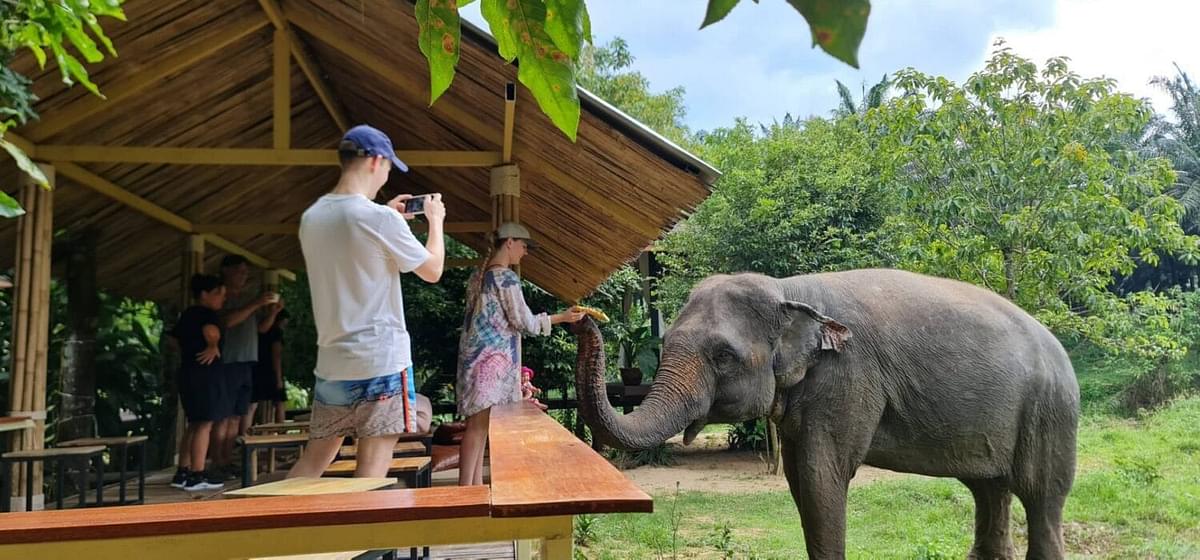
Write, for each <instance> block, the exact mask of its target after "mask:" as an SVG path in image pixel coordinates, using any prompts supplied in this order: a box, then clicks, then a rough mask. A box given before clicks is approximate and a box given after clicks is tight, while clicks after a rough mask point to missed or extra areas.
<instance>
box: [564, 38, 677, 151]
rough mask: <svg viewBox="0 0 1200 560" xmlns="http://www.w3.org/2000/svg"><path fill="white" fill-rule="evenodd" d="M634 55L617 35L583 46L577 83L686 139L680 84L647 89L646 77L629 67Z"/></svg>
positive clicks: (651, 124)
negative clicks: (599, 43) (656, 90)
mask: <svg viewBox="0 0 1200 560" xmlns="http://www.w3.org/2000/svg"><path fill="white" fill-rule="evenodd" d="M633 61H634V57H633V54H632V53H630V52H629V44H628V43H626V42H625V40H624V39H622V38H620V37H617V38H615V39H613V40H612V41H611V42H609V43H608V44H607V45H604V46H600V47H594V46H591V45H587V46H585V47H584V52H583V55H582V56H581V57H580V62H579V75H578V78H579V85H581V86H583V87H584V88H586V89H587V90H588V91H590V92H592V93H594V94H596V95H597V96H599V97H600V98H601V99H604V100H605V101H607V102H609V103H611V104H612V105H613V106H614V107H616V108H618V109H620V110H622V111H624V112H625V113H627V114H629V115H630V116H632V117H633V118H635V119H637V120H638V121H640V122H641V123H642V124H644V125H646V126H648V127H650V128H652V129H654V130H655V131H656V132H658V133H659V134H662V135H663V136H666V137H667V138H669V139H671V140H672V141H674V142H676V143H679V144H685V143H687V136H688V129H687V125H685V124H684V123H683V119H684V117H685V116H687V108H686V107H685V106H684V101H683V98H684V94H685V93H686V92H685V91H684V89H683V88H682V87H679V86H676V87H673V88H671V89H668V90H666V91H664V92H662V93H652V92H651V91H650V80H649V79H647V78H646V77H645V76H643V75H642V74H641V73H640V72H634V71H632V70H630V67H631V66H633Z"/></svg>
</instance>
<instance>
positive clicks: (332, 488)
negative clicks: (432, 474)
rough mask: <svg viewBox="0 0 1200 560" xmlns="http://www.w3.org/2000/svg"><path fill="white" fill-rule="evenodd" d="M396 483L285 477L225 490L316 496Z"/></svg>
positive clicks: (241, 495)
mask: <svg viewBox="0 0 1200 560" xmlns="http://www.w3.org/2000/svg"><path fill="white" fill-rule="evenodd" d="M395 483H396V479H394V478H285V479H283V480H279V481H276V482H268V483H267V484H259V485H258V486H251V487H249V488H239V489H237V490H230V491H229V492H225V493H224V494H222V496H224V497H226V498H251V497H262V496H316V495H319V494H346V493H350V492H369V491H371V490H379V489H380V488H386V487H388V486H391V485H393V484H395Z"/></svg>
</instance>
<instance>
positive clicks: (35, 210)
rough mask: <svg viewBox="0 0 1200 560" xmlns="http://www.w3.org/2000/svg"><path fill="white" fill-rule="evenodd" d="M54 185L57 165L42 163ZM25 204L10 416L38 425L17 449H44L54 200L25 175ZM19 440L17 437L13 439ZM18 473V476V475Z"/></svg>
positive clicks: (38, 500) (19, 504)
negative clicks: (20, 417)
mask: <svg viewBox="0 0 1200 560" xmlns="http://www.w3.org/2000/svg"><path fill="white" fill-rule="evenodd" d="M38 166H39V167H41V169H42V172H43V173H44V174H45V175H46V178H47V179H48V180H49V183H50V186H51V187H53V185H54V167H52V166H50V165H48V164H42V163H39V164H38ZM21 181H22V188H21V195H22V197H21V198H22V200H21V204H22V206H23V207H24V208H25V214H24V215H23V216H21V217H20V218H18V222H17V231H18V235H17V259H16V262H17V271H16V274H15V275H14V276H15V277H16V279H17V285H16V286H15V288H16V293H15V294H14V297H13V301H14V305H13V346H12V352H13V364H12V383H11V386H10V387H11V389H10V390H11V393H10V396H9V407H10V412H9V415H11V416H22V417H26V418H30V419H32V420H33V421H34V427H33V429H31V430H26V431H25V432H24V433H23V435H22V437H21V438H19V441H15V442H14V443H15V445H14V446H13V448H14V449H42V448H43V446H44V444H45V434H46V366H47V361H48V360H49V351H48V350H49V348H48V347H49V341H50V332H49V331H50V257H51V255H50V250H51V249H50V247H51V242H52V237H53V233H54V230H53V222H54V198H53V195H52V193H51V191H50V190H48V189H43V188H41V187H40V186H39V185H37V184H36V183H34V181H33V179H31V178H30V177H29V176H27V175H22V177H21ZM14 439H15V438H14ZM14 474H16V473H14ZM13 482H14V484H13V490H14V492H13V495H12V496H3V497H0V498H3V499H10V500H11V501H10V503H11V505H12V511H21V510H23V509H24V507H25V505H24V504H25V499H24V492H25V485H26V479H25V475H24V474H23V473H22V474H21V475H20V476H19V477H14V478H13ZM31 482H32V483H33V488H34V492H35V494H34V496H33V507H34V509H41V508H42V506H43V504H44V502H45V497H44V496H43V494H42V468H41V464H40V463H38V464H36V465H35V467H34V469H33V473H32V481H31Z"/></svg>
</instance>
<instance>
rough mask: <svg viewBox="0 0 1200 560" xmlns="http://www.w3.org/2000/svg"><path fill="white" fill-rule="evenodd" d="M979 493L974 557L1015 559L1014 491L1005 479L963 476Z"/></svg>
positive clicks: (972, 555)
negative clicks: (1011, 528) (1012, 530)
mask: <svg viewBox="0 0 1200 560" xmlns="http://www.w3.org/2000/svg"><path fill="white" fill-rule="evenodd" d="M959 480H961V481H962V483H963V484H965V485H966V486H967V488H969V489H970V490H971V494H972V495H973V496H975V544H974V545H973V546H972V547H971V553H970V555H968V558H970V559H971V560H1013V558H1014V557H1015V555H1016V552H1015V551H1014V549H1013V544H1012V538H1011V537H1010V535H1009V512H1010V511H1011V509H1012V492H1011V491H1010V490H1009V488H1008V484H1007V483H1006V482H1005V481H1004V480H1002V479H959Z"/></svg>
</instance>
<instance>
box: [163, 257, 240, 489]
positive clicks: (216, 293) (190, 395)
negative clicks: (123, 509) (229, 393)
mask: <svg viewBox="0 0 1200 560" xmlns="http://www.w3.org/2000/svg"><path fill="white" fill-rule="evenodd" d="M192 296H193V297H195V298H196V305H193V306H191V307H189V308H187V309H186V310H185V311H184V312H183V314H182V315H180V317H179V322H178V323H176V324H175V330H174V331H172V333H171V334H172V335H174V337H175V338H176V339H178V340H179V348H180V356H181V358H182V362H183V363H182V364H181V365H180V368H179V396H180V400H182V401H183V411H184V414H185V415H186V416H187V421H188V426H187V431H186V432H185V433H184V436H183V438H184V446H183V448H182V449H183V450H184V452H183V453H181V454H180V455H181V456H180V465H179V470H178V471H176V473H175V479H174V480H172V481H171V486H174V487H176V488H183V489H184V490H188V491H194V490H212V489H216V488H221V487H223V486H224V485H225V483H224V482H223V479H222V477H220V476H217V475H212V474H206V473H205V472H204V461H205V459H206V456H207V455H208V444H209V437H210V435H211V433H212V429H213V422H215V421H218V420H222V419H224V418H225V417H227V416H229V414H230V410H229V408H230V403H229V402H228V401H229V399H227V398H226V395H225V394H224V393H225V391H224V386H225V384H224V383H223V382H222V380H223V378H222V376H221V373H222V370H221V359H220V358H221V349H220V342H221V338H222V335H223V332H222V331H223V329H222V328H221V318H220V317H219V316H218V315H217V311H219V310H220V309H221V307H222V306H224V305H225V285H224V284H223V283H222V282H221V279H220V278H218V277H216V276H212V275H207V274H197V275H195V276H193V277H192ZM185 461H186V463H187V464H185Z"/></svg>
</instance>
